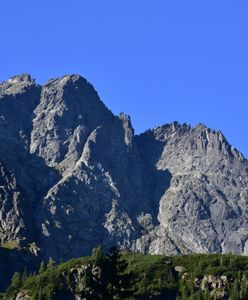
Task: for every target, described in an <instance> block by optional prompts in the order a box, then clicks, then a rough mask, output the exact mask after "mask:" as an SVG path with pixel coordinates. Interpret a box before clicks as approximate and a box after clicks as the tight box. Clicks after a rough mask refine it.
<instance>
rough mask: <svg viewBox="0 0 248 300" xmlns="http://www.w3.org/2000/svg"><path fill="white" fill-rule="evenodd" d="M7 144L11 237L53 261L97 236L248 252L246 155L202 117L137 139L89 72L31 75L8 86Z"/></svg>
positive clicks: (149, 248) (158, 247)
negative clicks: (40, 78) (42, 80)
mask: <svg viewBox="0 0 248 300" xmlns="http://www.w3.org/2000/svg"><path fill="white" fill-rule="evenodd" d="M0 144H1V147H0V166H1V168H2V169H1V170H3V171H2V172H0V176H1V177H0V182H1V185H0V240H1V241H3V242H4V241H9V240H11V241H16V242H18V243H19V241H25V243H26V244H27V245H28V244H32V245H35V249H36V250H35V253H36V255H40V257H42V258H45V259H47V258H48V257H49V256H51V257H53V258H55V259H59V258H60V257H62V258H65V259H67V258H70V257H76V256H81V255H84V254H89V253H90V252H91V250H92V247H94V246H96V245H99V244H102V245H103V246H104V247H109V246H111V245H113V244H116V245H119V246H120V247H121V248H126V249H131V250H134V251H141V252H149V253H153V254H154V253H163V254H178V253H188V252H204V253H205V252H206V253H211V252H221V253H226V252H235V253H242V254H246V253H247V251H248V250H247V249H248V233H247V232H248V212H247V204H248V162H247V160H246V159H245V158H244V157H243V156H242V155H241V153H240V152H238V151H237V150H236V149H235V148H233V147H231V146H230V145H229V143H228V142H227V140H226V139H225V137H224V136H223V134H222V133H221V132H218V131H214V130H211V129H209V128H207V127H206V126H205V125H202V124H198V125H197V126H195V127H191V126H189V125H187V124H179V123H178V122H173V123H171V124H165V125H163V126H158V127H155V128H154V129H150V130H147V131H146V132H144V133H142V134H140V135H138V136H135V134H134V130H133V127H132V124H131V119H130V117H129V116H127V115H125V114H123V113H121V114H120V115H119V116H115V115H113V114H112V113H111V111H110V110H109V109H108V108H107V107H106V106H105V105H104V103H103V102H102V101H101V99H100V97H99V96H98V94H97V92H96V91H95V89H94V88H93V87H92V85H91V84H90V83H88V81H87V80H86V79H84V78H83V77H81V76H79V75H65V76H62V77H60V78H55V79H51V80H49V81H48V82H47V83H46V84H45V85H44V86H39V85H37V84H36V83H35V81H34V80H33V79H32V78H31V77H30V76H29V75H26V74H24V75H19V76H15V77H12V78H11V79H10V80H7V81H5V82H3V83H2V84H1V85H0ZM18 243H16V244H18ZM37 249H40V250H39V251H38V250H37Z"/></svg>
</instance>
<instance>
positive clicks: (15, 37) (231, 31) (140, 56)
mask: <svg viewBox="0 0 248 300" xmlns="http://www.w3.org/2000/svg"><path fill="white" fill-rule="evenodd" d="M0 28H1V34H0V54H1V55H0V81H2V80H4V79H7V78H8V77H10V76H12V75H14V74H19V73H24V72H27V73H30V74H31V75H32V76H33V77H35V78H36V79H37V81H38V82H40V83H44V82H45V81H46V80H47V79H49V78H50V77H56V76H60V75H63V74H67V73H79V74H81V75H83V76H84V77H86V78H87V79H88V80H89V81H90V82H91V83H92V84H93V85H94V86H95V88H96V89H97V91H98V93H99V95H100V97H101V99H102V100H103V101H104V102H105V104H106V105H107V106H108V107H109V108H110V109H111V110H112V111H113V112H114V113H119V112H121V111H124V112H125V113H127V114H130V115H131V117H132V122H133V126H134V128H135V130H136V132H137V133H139V132H141V131H144V130H145V129H147V128H149V127H153V126H155V125H160V124H164V123H168V122H171V121H174V120H177V121H179V122H186V123H190V124H192V125H195V124H196V123H199V122H201V123H205V124H206V125H208V126H209V127H211V128H214V129H220V130H221V131H222V132H223V133H224V135H225V136H226V137H227V139H228V140H229V142H230V143H231V144H232V145H234V146H235V147H236V148H238V149H239V150H240V151H241V152H242V153H243V154H245V156H246V157H248V121H247V112H248V1H247V0H243V1H242V0H240V1H239V0H237V1H234V0H233V1H229V0H214V1H213V0H208V1H207V0H205V1H204V0H194V1H192V0H187V1H186V0H178V1H177V0H170V1H167V0H153V1H146V0H142V1H141V0H125V1H124V0H123V1H121V0H119V1H117V0H111V1H110V0H109V1H108V0H104V1H103V0H98V1H96V0H88V1H85V0H70V1H68V0H67V1H65V0H60V1H59V0H49V1H48V0H42V1H41V0H35V1H34V0H32V1H31V0H23V1H20V0H12V1H9V0H8V1H7V0H6V1H1V3H0Z"/></svg>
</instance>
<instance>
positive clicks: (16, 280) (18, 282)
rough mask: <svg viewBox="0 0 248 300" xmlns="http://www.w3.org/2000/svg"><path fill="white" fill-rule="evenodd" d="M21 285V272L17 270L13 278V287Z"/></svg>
mask: <svg viewBox="0 0 248 300" xmlns="http://www.w3.org/2000/svg"><path fill="white" fill-rule="evenodd" d="M20 286H21V276H20V274H19V272H15V273H14V275H13V277H12V279H11V287H13V288H19V287H20Z"/></svg>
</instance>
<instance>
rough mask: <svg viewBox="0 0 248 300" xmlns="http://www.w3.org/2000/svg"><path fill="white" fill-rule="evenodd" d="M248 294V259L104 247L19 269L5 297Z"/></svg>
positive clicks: (184, 298)
mask: <svg viewBox="0 0 248 300" xmlns="http://www.w3.org/2000/svg"><path fill="white" fill-rule="evenodd" d="M18 294H19V297H21V296H22V297H23V298H24V297H25V296H29V297H30V299H33V300H36V299H37V300H43V299H44V300H50V299H51V300H52V299H55V300H57V299H68V300H69V299H75V296H78V297H81V298H82V299H108V300H111V299H166V300H210V299H223V300H245V299H248V258H247V257H244V256H237V255H217V254H214V255H196V254H195V255H186V256H174V257H166V256H160V255H142V254H139V253H128V252H120V251H119V250H118V249H117V248H116V247H112V248H111V249H110V250H109V251H108V252H107V253H104V252H103V250H102V248H101V247H97V248H95V249H94V250H93V252H92V255H91V256H89V257H83V258H80V259H73V260H70V261H68V262H66V263H62V262H61V263H59V264H57V265H56V264H55V262H54V261H53V260H52V259H50V260H49V261H48V263H44V262H41V264H40V268H39V271H38V272H37V274H32V273H31V274H28V273H27V272H26V271H24V272H23V273H22V274H19V273H15V274H14V276H13V278H12V282H11V285H10V286H9V288H8V289H7V291H6V293H5V294H4V295H3V299H16V297H17V295H18Z"/></svg>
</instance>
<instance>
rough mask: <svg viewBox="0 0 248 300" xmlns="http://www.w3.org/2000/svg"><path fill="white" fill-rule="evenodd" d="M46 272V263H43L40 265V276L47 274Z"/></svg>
mask: <svg viewBox="0 0 248 300" xmlns="http://www.w3.org/2000/svg"><path fill="white" fill-rule="evenodd" d="M45 271H46V265H45V263H44V261H42V262H41V263H40V269H39V274H40V273H43V272H45Z"/></svg>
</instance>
